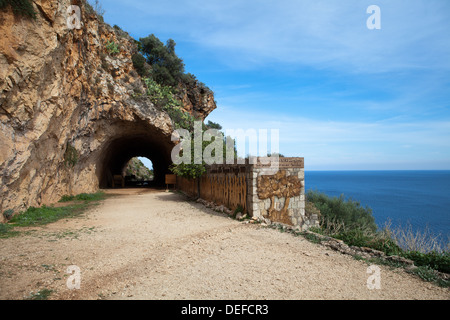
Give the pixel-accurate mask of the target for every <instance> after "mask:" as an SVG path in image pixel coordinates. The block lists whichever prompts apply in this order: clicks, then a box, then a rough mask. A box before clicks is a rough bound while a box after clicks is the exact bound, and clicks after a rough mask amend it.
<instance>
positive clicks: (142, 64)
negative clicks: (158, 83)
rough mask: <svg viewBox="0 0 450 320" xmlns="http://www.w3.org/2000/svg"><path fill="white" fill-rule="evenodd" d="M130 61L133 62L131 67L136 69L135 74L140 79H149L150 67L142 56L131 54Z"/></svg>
mask: <svg viewBox="0 0 450 320" xmlns="http://www.w3.org/2000/svg"><path fill="white" fill-rule="evenodd" d="M131 61H132V62H133V66H134V68H135V69H136V72H137V73H138V74H139V75H140V76H141V78H149V77H151V71H152V70H151V67H150V65H149V64H148V63H147V61H146V60H145V58H144V56H143V55H142V54H140V53H135V54H133V56H132V57H131Z"/></svg>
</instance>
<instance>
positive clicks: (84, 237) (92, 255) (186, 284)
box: [0, 189, 450, 300]
mask: <svg viewBox="0 0 450 320" xmlns="http://www.w3.org/2000/svg"><path fill="white" fill-rule="evenodd" d="M107 192H108V193H111V194H113V196H112V197H109V198H107V199H106V200H104V201H102V203H101V204H99V205H97V206H95V207H93V208H91V209H90V210H88V211H87V212H86V213H84V214H82V215H81V216H79V217H76V218H70V219H64V220H60V221H58V222H55V223H52V224H49V225H46V226H43V227H39V228H32V229H30V230H29V232H27V233H26V234H22V235H20V236H18V237H13V238H8V239H0V299H27V298H31V297H36V295H37V294H38V293H39V292H41V293H42V292H45V290H51V294H50V296H49V297H48V299H151V300H156V299H239V300H241V299H244V300H245V299H275V300H277V299H283V300H284V299H293V300H297V299H358V300H361V299H422V300H431V299H446V300H449V298H450V296H449V290H448V289H445V288H440V287H438V286H436V285H434V284H432V283H427V282H424V281H422V280H421V279H419V278H418V277H416V276H414V275H411V274H409V273H406V272H405V271H403V270H401V269H391V268H389V267H386V266H380V268H381V270H380V284H381V288H380V289H369V288H368V286H367V280H368V278H369V276H370V274H368V273H367V271H368V267H369V265H368V264H367V263H366V262H364V261H360V260H355V259H353V258H352V257H350V256H348V255H343V254H340V253H337V252H335V251H332V250H331V249H328V248H326V247H324V246H321V245H319V244H314V243H311V242H309V241H307V240H306V239H304V238H303V237H294V236H293V235H291V234H287V233H281V232H279V231H277V230H274V229H270V228H265V227H262V226H261V225H258V224H246V223H243V222H239V221H237V220H234V219H231V218H229V217H227V216H225V215H222V214H218V213H216V212H214V211H212V210H210V209H207V208H205V207H204V206H203V205H201V204H199V203H195V202H188V201H186V199H185V198H184V197H183V196H182V195H179V194H176V193H172V192H169V193H166V192H164V191H158V190H150V189H117V190H109V191H107ZM72 265H76V266H78V268H79V270H80V272H81V273H80V277H79V279H80V288H79V289H72V290H70V289H69V288H68V284H69V287H70V286H71V285H74V284H75V283H76V282H75V281H71V280H72V279H73V278H74V275H72V274H69V273H68V272H67V268H68V267H69V266H72ZM47 292H48V291H47Z"/></svg>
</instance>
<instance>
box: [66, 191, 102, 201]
mask: <svg viewBox="0 0 450 320" xmlns="http://www.w3.org/2000/svg"><path fill="white" fill-rule="evenodd" d="M104 198H105V194H104V193H103V192H101V191H99V192H96V193H80V194H78V195H75V196H69V195H64V196H62V197H61V199H60V200H59V202H69V201H98V200H103V199H104Z"/></svg>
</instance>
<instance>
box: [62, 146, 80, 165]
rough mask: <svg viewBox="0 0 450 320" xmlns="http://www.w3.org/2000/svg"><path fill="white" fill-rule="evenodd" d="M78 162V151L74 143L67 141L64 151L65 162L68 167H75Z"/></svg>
mask: <svg viewBox="0 0 450 320" xmlns="http://www.w3.org/2000/svg"><path fill="white" fill-rule="evenodd" d="M77 162H78V151H77V149H75V147H74V146H73V145H71V144H70V143H68V142H67V145H66V151H65V152H64V164H65V165H66V166H67V167H74V166H75V165H76V164H77Z"/></svg>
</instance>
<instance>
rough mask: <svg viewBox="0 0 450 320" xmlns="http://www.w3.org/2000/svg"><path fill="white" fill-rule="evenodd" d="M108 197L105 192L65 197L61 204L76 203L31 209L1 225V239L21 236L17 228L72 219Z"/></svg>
mask: <svg viewBox="0 0 450 320" xmlns="http://www.w3.org/2000/svg"><path fill="white" fill-rule="evenodd" d="M105 197H106V195H105V194H104V193H103V192H96V193H92V194H88V193H82V194H79V195H76V196H63V197H62V198H61V200H60V202H68V201H75V203H73V204H70V205H67V206H63V207H54V206H46V205H43V206H42V207H39V208H36V207H29V208H28V209H27V210H26V211H24V212H22V213H20V214H18V215H16V216H14V217H12V218H11V220H10V221H9V223H1V224H0V238H9V237H12V236H16V235H18V234H20V232H19V231H17V230H16V229H15V228H16V227H34V226H42V225H45V224H48V223H52V222H56V221H58V220H60V219H63V218H72V217H75V216H79V215H80V214H82V213H84V212H85V211H86V209H88V208H89V207H90V206H91V205H93V204H96V203H97V202H98V201H100V200H103V199H104V198H105Z"/></svg>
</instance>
